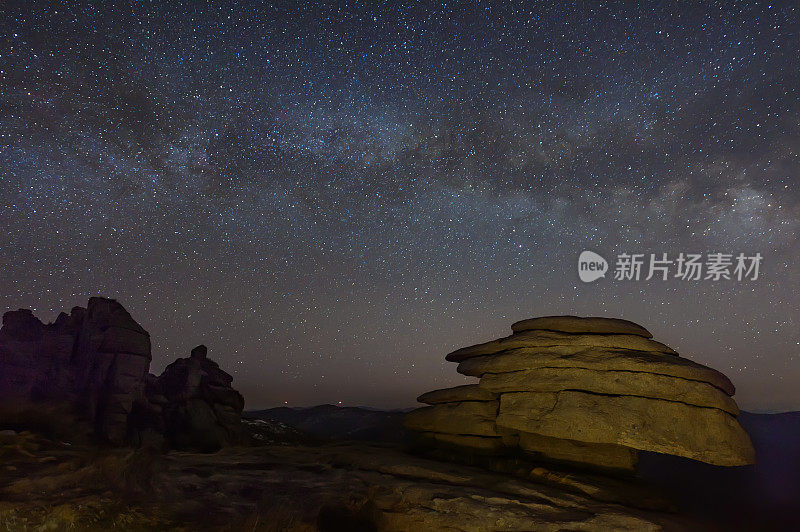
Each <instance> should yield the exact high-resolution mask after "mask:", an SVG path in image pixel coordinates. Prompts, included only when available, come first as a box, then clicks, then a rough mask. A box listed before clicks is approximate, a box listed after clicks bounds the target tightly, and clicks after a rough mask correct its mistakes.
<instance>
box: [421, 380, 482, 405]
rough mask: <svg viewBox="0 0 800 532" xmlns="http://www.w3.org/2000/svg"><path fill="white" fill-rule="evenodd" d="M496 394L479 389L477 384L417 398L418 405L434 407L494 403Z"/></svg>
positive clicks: (446, 389)
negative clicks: (453, 404) (446, 404)
mask: <svg viewBox="0 0 800 532" xmlns="http://www.w3.org/2000/svg"><path fill="white" fill-rule="evenodd" d="M495 399H497V394H494V393H492V392H490V391H488V388H487V389H483V388H481V387H479V386H478V385H477V384H464V385H461V386H455V387H453V388H443V389H441V390H433V391H430V392H427V393H424V394H422V395H420V396H419V397H417V401H419V402H420V403H427V404H429V405H435V404H439V403H459V402H461V401H494V400H495Z"/></svg>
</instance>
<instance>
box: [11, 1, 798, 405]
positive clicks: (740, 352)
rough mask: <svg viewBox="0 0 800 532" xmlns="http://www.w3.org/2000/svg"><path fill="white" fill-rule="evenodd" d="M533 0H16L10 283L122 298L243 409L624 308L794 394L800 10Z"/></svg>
mask: <svg viewBox="0 0 800 532" xmlns="http://www.w3.org/2000/svg"><path fill="white" fill-rule="evenodd" d="M508 4H510V3H508ZM508 4H507V3H503V2H499V1H498V2H474V3H473V2H470V3H464V4H458V3H447V4H440V5H437V6H435V7H434V6H433V5H432V4H424V3H423V4H420V3H401V2H387V3H364V2H357V3H352V2H341V3H334V4H328V5H319V4H299V3H297V4H296V3H281V2H279V3H265V2H248V1H241V2H223V1H215V2H169V3H167V2H117V3H113V8H112V7H111V6H112V3H111V2H107V3H104V2H92V3H79V2H69V3H63V5H58V3H55V4H49V3H48V4H45V3H41V4H37V3H35V2H4V3H3V7H2V14H0V27H2V32H0V108H1V109H2V112H0V171H2V174H3V177H2V181H1V182H0V199H1V200H2V209H0V223H1V224H2V231H0V272H1V274H0V309H2V310H9V309H16V308H32V309H34V311H35V312H36V313H37V315H38V316H39V317H40V318H42V319H43V320H45V321H49V320H53V319H55V316H56V315H57V314H58V312H59V311H61V310H63V309H69V308H71V307H72V306H74V305H85V304H86V300H87V298H88V297H89V296H91V295H104V296H107V297H114V298H117V299H118V300H119V301H120V302H121V303H122V304H123V305H124V306H125V307H126V308H127V309H128V310H129V311H130V312H131V314H132V315H133V317H134V318H135V319H137V321H139V322H140V323H141V324H142V325H143V326H144V327H145V328H146V329H147V330H148V331H149V332H150V334H151V336H152V340H153V363H152V370H153V371H155V372H160V371H161V370H162V369H163V367H164V366H165V365H166V364H168V363H169V362H171V361H172V360H173V359H175V358H176V357H179V356H187V355H188V353H189V350H190V349H191V348H192V347H193V346H194V345H197V344H199V343H206V344H207V345H208V346H209V356H210V357H211V358H213V359H215V360H217V361H218V362H219V363H220V365H221V366H222V367H223V368H225V369H227V370H228V371H229V372H230V373H232V374H233V375H234V386H235V387H237V388H238V389H239V390H240V391H242V393H243V394H244V396H245V398H246V401H247V408H261V407H270V406H278V405H282V404H289V405H293V406H299V405H312V404H319V403H333V404H338V403H339V402H341V404H344V405H367V406H373V407H382V408H396V407H398V408H399V407H408V406H412V405H413V404H414V399H415V397H416V396H417V395H418V394H419V393H422V392H424V391H427V390H430V389H433V388H439V387H445V386H450V385H455V384H461V383H464V382H470V381H469V380H468V379H467V378H465V377H463V376H460V375H459V374H457V373H456V371H455V369H456V367H455V364H452V363H448V362H445V361H444V355H445V354H446V353H447V352H449V351H451V350H453V349H455V348H458V347H463V346H466V345H470V344H473V343H476V342H480V341H486V340H490V339H493V338H497V337H499V336H505V335H507V334H510V332H511V330H510V325H511V323H512V322H513V321H516V320H519V319H523V318H528V317H532V316H539V315H550V314H578V315H602V316H609V317H623V318H627V319H631V320H633V321H636V322H637V323H640V324H642V325H644V326H645V327H647V328H648V329H650V331H651V332H653V334H654V335H655V338H656V339H657V340H660V341H662V342H665V343H667V344H668V345H670V346H671V347H673V348H675V349H677V350H678V351H679V352H680V353H681V355H682V356H686V357H688V358H691V359H693V360H695V361H698V362H701V363H704V364H708V365H711V366H713V367H715V368H717V369H719V370H721V371H723V372H724V373H726V374H727V375H729V376H730V377H731V379H732V380H733V381H734V383H735V384H736V385H737V389H738V391H737V396H736V398H737V400H738V402H739V404H740V406H741V407H742V408H743V409H746V410H754V411H779V410H792V409H794V410H796V409H800V391H798V390H800V297H798V294H800V262H799V261H798V256H799V255H800V238H799V237H798V234H800V99H799V97H800V90H798V87H800V79H799V78H800V69H799V68H798V65H799V63H798V43H800V33H799V30H800V9H799V8H798V7H797V5H796V4H793V3H792V2H785V3H782V2H773V3H771V4H768V3H764V4H760V5H756V4H755V3H750V2H747V3H744V2H742V3H737V4H733V5H730V4H728V3H724V2H719V3H717V2H715V3H704V4H694V3H687V2H658V3H650V4H648V3H644V2H642V3H633V2H631V3H619V4H622V5H619V4H616V3H613V4H606V3H586V4H583V3H581V4H572V3H561V2H558V3H548V4H547V5H540V4H529V5H527V6H526V5H525V4H517V3H514V4H515V5H514V6H511V5H508ZM635 4H641V5H635ZM54 6H58V7H54ZM585 249H586V250H593V251H595V252H597V253H599V254H601V255H603V256H605V257H606V258H607V259H608V260H609V262H613V260H614V257H615V256H616V255H617V254H620V253H643V254H650V253H656V254H659V255H660V254H662V253H668V254H669V255H670V256H673V255H677V254H679V253H681V252H684V253H714V252H722V253H733V254H738V253H746V254H748V255H750V254H755V253H757V252H758V253H761V254H762V255H763V257H764V258H763V262H762V264H761V271H760V276H759V278H758V279H756V280H743V281H738V280H735V279H734V280H730V281H727V280H720V281H718V282H715V281H711V280H702V279H701V280H699V281H686V280H681V279H676V278H670V279H668V280H666V281H663V280H661V279H651V280H649V281H648V280H643V279H642V280H639V281H636V280H619V281H617V280H614V279H613V276H607V277H606V278H603V279H600V280H598V281H596V282H594V283H583V282H581V281H580V280H579V278H578V274H577V257H578V255H579V254H580V252H581V251H583V250H585ZM611 267H612V268H613V264H612V266H611Z"/></svg>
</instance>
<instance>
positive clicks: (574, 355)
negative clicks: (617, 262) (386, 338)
mask: <svg viewBox="0 0 800 532" xmlns="http://www.w3.org/2000/svg"><path fill="white" fill-rule="evenodd" d="M512 331H513V332H514V334H512V335H511V336H508V337H506V338H501V339H498V340H494V341H491V342H486V343H483V344H478V345H474V346H471V347H465V348H463V349H459V350H457V351H454V352H452V353H450V354H449V355H447V357H446V359H447V360H449V361H453V362H458V363H459V366H458V371H459V373H462V374H464V375H469V376H474V377H479V378H480V382H479V383H478V384H468V385H464V386H457V387H455V388H448V389H444V390H435V391H432V392H428V393H426V394H423V395H422V396H420V397H419V398H418V400H419V401H420V402H422V403H426V404H428V405H430V406H426V407H423V408H419V409H417V410H414V411H412V412H410V413H409V414H408V415H407V416H406V418H405V426H406V427H407V428H408V429H410V430H412V431H415V432H417V433H418V435H419V439H420V441H421V442H423V443H424V444H426V445H429V446H432V447H434V448H437V449H440V450H442V449H445V450H450V451H455V452H459V453H468V454H470V455H481V454H483V455H490V456H523V457H529V458H532V459H534V460H535V459H542V460H551V461H557V462H566V463H572V464H578V465H583V466H589V467H594V468H603V469H619V470H633V469H635V466H636V459H637V451H638V450H643V451H654V452H658V453H664V454H671V455H677V456H682V457H686V458H692V459H694V460H699V461H702V462H706V463H709V464H715V465H722V466H738V465H746V464H752V463H753V462H754V459H755V457H754V451H753V447H752V445H751V443H750V439H749V437H748V436H747V434H746V433H745V432H744V430H743V429H742V428H741V426H739V423H738V422H737V421H736V416H737V415H738V414H739V409H738V407H737V405H736V402H735V401H734V400H733V398H732V397H731V396H732V395H733V394H734V391H735V390H734V387H733V384H732V383H731V382H730V380H728V378H727V377H726V376H725V375H723V374H722V373H720V372H718V371H716V370H714V369H712V368H709V367H706V366H703V365H701V364H697V363H695V362H691V361H689V360H687V359H685V358H681V357H679V356H678V354H677V353H676V352H675V351H674V350H672V349H671V348H669V347H667V346H666V345H664V344H662V343H659V342H656V341H654V340H652V335H651V334H650V333H649V332H648V331H647V330H646V329H644V328H643V327H641V326H639V325H637V324H635V323H632V322H629V321H625V320H620V319H608V318H579V317H574V316H548V317H542V318H533V319H529V320H524V321H520V322H517V323H515V324H513V325H512Z"/></svg>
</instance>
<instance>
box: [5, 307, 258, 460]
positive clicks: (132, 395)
mask: <svg viewBox="0 0 800 532" xmlns="http://www.w3.org/2000/svg"><path fill="white" fill-rule="evenodd" d="M151 359H152V356H151V352H150V335H149V334H148V333H147V331H145V330H144V329H143V328H142V327H141V326H140V325H139V324H138V323H137V322H136V321H135V320H134V319H133V318H132V317H131V315H130V314H129V313H128V312H127V311H126V310H125V309H124V308H123V307H122V305H120V304H119V303H118V302H117V301H115V300H113V299H105V298H100V297H93V298H91V299H90V300H89V303H88V305H87V307H86V308H83V307H75V308H73V309H72V311H71V312H70V314H65V313H61V314H60V315H59V316H58V318H57V319H56V321H55V322H54V323H51V324H47V325H45V324H43V323H42V322H41V321H39V320H38V319H37V318H36V317H35V316H34V315H33V313H32V312H31V311H30V310H18V311H13V312H7V313H6V314H5V315H4V316H3V327H2V329H0V425H5V426H13V427H17V426H26V425H31V424H36V425H38V426H37V428H39V429H45V430H47V429H51V430H52V431H53V432H57V433H59V435H60V436H70V437H74V438H81V437H85V436H91V437H92V438H93V439H95V440H100V441H103V442H107V443H111V444H114V445H121V444H125V443H138V444H140V443H144V442H146V441H150V442H152V443H155V444H157V445H162V444H167V445H168V446H170V447H176V448H196V449H201V450H213V449H218V448H219V447H221V446H224V445H227V444H230V443H233V442H235V441H238V438H239V434H240V430H241V428H240V427H241V412H242V408H243V406H244V400H243V399H242V396H241V395H240V394H239V393H238V392H237V391H236V390H234V389H233V388H231V381H232V380H233V378H232V377H231V376H230V375H228V374H227V373H225V372H224V371H222V370H220V369H219V366H217V364H216V363H214V362H212V361H211V360H209V359H207V358H206V350H205V346H200V347H198V348H196V349H195V350H194V351H193V352H192V356H191V357H190V358H186V359H179V360H178V361H176V362H174V363H173V364H171V365H170V366H169V367H167V369H166V370H165V371H164V373H163V374H162V375H161V376H160V377H156V376H155V375H152V374H150V373H149V368H150V361H151Z"/></svg>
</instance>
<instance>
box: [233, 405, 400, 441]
mask: <svg viewBox="0 0 800 532" xmlns="http://www.w3.org/2000/svg"><path fill="white" fill-rule="evenodd" d="M405 412H406V411H405V410H375V409H371V408H368V407H359V406H336V405H331V404H325V405H318V406H312V407H288V406H281V407H277V408H268V409H265V410H254V411H249V412H245V413H244V414H243V416H244V417H245V418H249V419H266V420H271V421H277V422H280V423H284V424H286V425H289V426H291V427H294V428H296V429H298V430H300V431H302V432H305V433H307V434H309V435H311V436H314V437H316V438H323V439H333V440H363V441H385V442H400V441H403V439H404V438H405V435H406V432H405V429H404V428H403V426H402V421H403V416H404V415H405Z"/></svg>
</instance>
